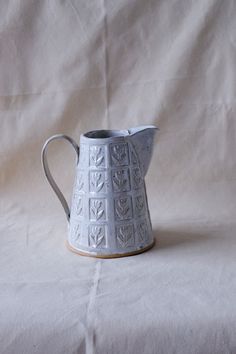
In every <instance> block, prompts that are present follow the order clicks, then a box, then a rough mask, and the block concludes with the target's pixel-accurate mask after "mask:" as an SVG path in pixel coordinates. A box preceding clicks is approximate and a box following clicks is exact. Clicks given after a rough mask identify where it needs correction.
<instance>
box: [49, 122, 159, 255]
mask: <svg viewBox="0 0 236 354" xmlns="http://www.w3.org/2000/svg"><path fill="white" fill-rule="evenodd" d="M147 129H148V128H147ZM149 129H151V128H149ZM138 133H139V132H137V133H135V132H134V133H133V134H132V130H130V131H129V130H124V131H108V130H106V131H102V130H100V131H91V132H88V133H86V134H83V135H81V138H80V148H79V149H78V150H77V152H78V151H79V150H80V151H79V153H78V162H77V165H76V178H75V183H74V187H73V193H72V201H71V210H69V208H68V221H69V222H68V246H69V248H70V249H71V250H73V251H76V252H78V253H80V254H84V255H90V256H95V257H104V258H109V257H119V256H125V255H132V254H135V253H140V252H143V251H144V250H146V249H148V248H150V247H151V246H152V245H153V243H154V238H153V234H152V226H151V220H150V213H149V208H148V201H147V194H146V188H145V180H144V177H145V174H146V170H145V163H144V162H145V161H142V160H146V161H147V158H148V156H147V154H148V155H151V151H150V149H152V139H151V141H149V145H150V146H149V149H148V141H147V139H146V138H145V139H146V141H143V142H142V141H141V140H140V139H141V138H142V137H141V136H140V137H139V139H138V140H137V141H135V134H136V135H138ZM69 139H70V138H69ZM137 142H138V144H140V146H141V145H142V144H143V147H144V148H143V149H142V148H141V149H139V148H138V146H137ZM74 147H75V146H74ZM142 153H143V154H144V155H145V154H146V156H142ZM46 167H48V166H46ZM46 175H47V174H46ZM50 177H51V176H50ZM54 183H55V182H54ZM52 187H53V186H52ZM54 190H55V189H54ZM64 209H65V208H64Z"/></svg>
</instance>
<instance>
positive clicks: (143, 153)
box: [128, 125, 159, 176]
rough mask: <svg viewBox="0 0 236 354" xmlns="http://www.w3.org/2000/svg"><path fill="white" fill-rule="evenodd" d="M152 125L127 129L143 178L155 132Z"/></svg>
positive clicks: (148, 162)
mask: <svg viewBox="0 0 236 354" xmlns="http://www.w3.org/2000/svg"><path fill="white" fill-rule="evenodd" d="M157 130H159V129H158V128H157V127H155V126H154V125H144V126H139V127H135V128H131V129H129V130H128V131H129V139H130V141H131V143H132V144H133V146H134V148H135V151H136V153H137V155H138V159H139V162H140V167H141V170H142V173H143V176H145V175H146V173H147V171H148V167H149V164H150V161H151V157H152V152H153V142H154V136H155V133H156V131H157Z"/></svg>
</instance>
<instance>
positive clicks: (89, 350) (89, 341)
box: [85, 260, 102, 354]
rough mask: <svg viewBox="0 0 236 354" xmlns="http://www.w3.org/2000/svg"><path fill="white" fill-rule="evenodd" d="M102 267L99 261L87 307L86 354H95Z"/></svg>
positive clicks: (96, 265)
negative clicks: (96, 316) (97, 304)
mask: <svg viewBox="0 0 236 354" xmlns="http://www.w3.org/2000/svg"><path fill="white" fill-rule="evenodd" d="M101 265H102V261H101V260H98V261H97V262H96V264H95V270H94V276H93V283H92V286H91V288H90V292H89V301H88V307H87V315H86V324H87V326H86V327H87V332H86V338H85V341H86V354H95V351H94V349H95V333H94V308H95V302H96V295H97V289H98V283H99V279H100V273H101Z"/></svg>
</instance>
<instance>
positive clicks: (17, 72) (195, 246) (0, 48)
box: [0, 0, 236, 354]
mask: <svg viewBox="0 0 236 354" xmlns="http://www.w3.org/2000/svg"><path fill="white" fill-rule="evenodd" d="M0 11H1V16H0V132H1V140H0V196H1V200H0V203H1V204H0V205H1V215H0V221H1V222H0V240H1V251H0V252H1V257H0V299H1V301H0V308H1V309H0V314H1V315H0V336H1V338H0V343H1V344H0V346H1V350H0V351H1V353H7V354H8V353H9V354H14V353H17V354H19V353H29V354H32V353H40V354H41V353H89V354H90V353H99V354H100V353H101V354H105V353H109V354H110V353H114V354H119V353H122V354H124V353H128V354H133V353H135V354H139V353H140V354H141V353H145V354H146V353H147V354H149V353H150V354H151V353H152V354H154V353H158V354H159V353H164V354H166V353H168V354H169V353H181V354H185V353H186V354H191V353H194V354H197V353H199V354H200V353H201V354H204V353H216V354H217V353H224V354H226V353H236V302H235V298H236V280H235V277H236V261H235V251H236V198H235V195H236V183H235V181H236V162H235V153H236V124H235V111H236V99H235V97H236V70H235V63H236V22H235V17H236V2H235V1H233V0H232V1H230V0H228V1H220V0H218V1H217V0H215V1H212V0H209V1H205V0H200V1H196V2H193V1H187V0H179V1H164V0H162V1H151V0H146V1H141V0H131V1H125V0H118V1H107V0H101V1H95V0H94V1H91V0H90V1H82V0H81V1H79V0H78V1H75V0H69V1H62V2H59V1H53V0H52V1H46V0H45V1H30V0H26V1H19V0H12V1H4V0H1V1H0ZM139 124H156V125H157V126H158V127H159V128H160V133H159V134H158V135H157V138H156V146H155V149H154V155H153V159H152V163H151V167H150V171H149V173H148V176H147V180H146V183H147V191H148V196H149V206H150V211H151V216H152V223H153V228H154V232H155V235H156V238H157V244H156V246H155V248H154V249H152V250H151V251H149V252H147V253H145V254H142V255H139V256H136V257H129V258H126V259H118V260H94V259H88V258H83V257H79V256H77V255H75V254H72V253H69V252H68V251H67V250H66V248H65V246H64V240H65V239H66V231H67V230H66V219H65V215H64V213H63V210H62V208H61V206H60V205H59V203H58V201H57V199H56V197H55V196H54V194H53V192H52V191H51V190H50V187H49V186H48V185H47V183H46V182H45V179H44V177H43V174H42V170H41V165H40V150H41V147H42V145H43V143H44V141H45V140H46V138H48V137H49V136H50V135H52V134H55V133H65V134H68V135H71V136H72V137H74V138H75V139H77V140H79V135H80V134H81V133H82V132H86V131H88V130H91V129H100V128H103V129H106V128H109V129H126V128H129V127H132V126H136V125H139ZM50 166H51V168H52V170H53V173H54V175H55V176H56V179H57V181H58V184H59V185H60V186H61V188H62V190H63V191H64V192H65V195H66V197H67V198H68V199H69V198H70V195H71V185H72V181H73V176H74V155H73V151H72V149H70V147H68V146H67V145H66V144H63V143H61V144H60V143H56V142H55V144H54V146H52V147H51V148H50Z"/></svg>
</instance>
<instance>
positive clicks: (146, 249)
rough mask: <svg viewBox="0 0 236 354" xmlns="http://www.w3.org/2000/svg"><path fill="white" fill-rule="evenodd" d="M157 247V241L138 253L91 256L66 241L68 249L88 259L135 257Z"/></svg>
mask: <svg viewBox="0 0 236 354" xmlns="http://www.w3.org/2000/svg"><path fill="white" fill-rule="evenodd" d="M154 245H155V240H154V241H153V243H151V245H148V246H147V247H144V248H142V249H140V250H137V251H133V252H127V253H114V254H105V255H96V254H91V253H88V252H84V251H79V250H77V249H76V248H74V247H72V246H71V245H70V244H69V242H68V241H66V246H67V248H68V249H69V250H70V251H71V252H74V253H77V254H79V255H80V256H87V257H93V258H103V259H105V258H121V257H128V256H135V255H137V254H140V253H143V252H146V251H148V250H150V249H151V248H152V247H153V246H154Z"/></svg>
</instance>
